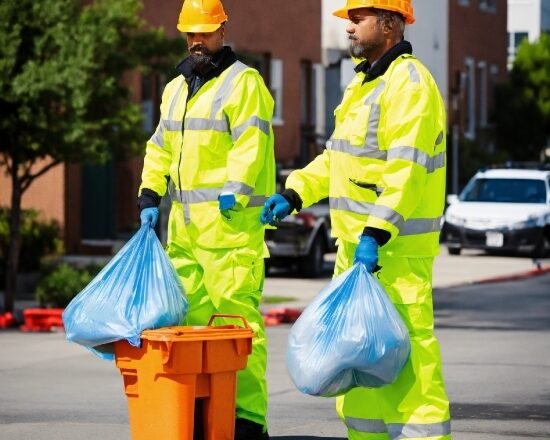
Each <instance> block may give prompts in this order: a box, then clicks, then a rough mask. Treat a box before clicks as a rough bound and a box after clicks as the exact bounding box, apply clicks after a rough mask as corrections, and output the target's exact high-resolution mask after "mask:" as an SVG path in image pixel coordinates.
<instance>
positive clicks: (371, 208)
mask: <svg viewBox="0 0 550 440" xmlns="http://www.w3.org/2000/svg"><path fill="white" fill-rule="evenodd" d="M329 204H330V209H338V210H340V211H349V212H353V213H355V214H362V215H371V216H373V217H377V218H380V219H382V220H386V221H387V222H389V223H391V224H392V225H394V226H395V227H396V228H397V229H398V230H399V235H418V234H427V233H429V232H437V231H439V230H440V229H441V217H436V218H425V219H420V218H412V219H409V220H405V219H404V218H403V216H402V215H401V214H399V213H398V212H397V211H395V210H393V209H391V208H388V207H386V206H382V205H376V204H374V203H369V202H358V201H357V200H352V199H350V198H347V197H331V198H330V199H329Z"/></svg>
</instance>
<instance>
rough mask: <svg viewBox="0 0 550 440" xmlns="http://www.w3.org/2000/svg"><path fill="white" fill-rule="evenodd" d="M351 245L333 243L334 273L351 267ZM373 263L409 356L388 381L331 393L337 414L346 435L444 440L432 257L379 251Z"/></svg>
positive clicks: (447, 430)
mask: <svg viewBox="0 0 550 440" xmlns="http://www.w3.org/2000/svg"><path fill="white" fill-rule="evenodd" d="M355 248H356V244H353V243H348V242H344V241H341V242H339V246H338V253H337V257H336V266H335V269H334V274H335V275H339V274H341V273H342V272H344V271H345V270H347V269H349V267H351V266H352V264H353V258H354V254H355ZM378 264H379V265H380V266H381V267H382V269H381V270H380V271H379V272H377V273H376V274H375V275H376V276H377V278H378V280H379V281H380V283H381V284H382V286H384V288H385V290H386V292H387V293H388V296H389V297H390V299H391V301H392V302H393V304H394V305H395V308H396V309H397V311H398V312H399V314H400V315H401V318H402V319H403V321H404V322H405V325H406V326H407V329H408V330H409V335H410V339H411V355H410V358H409V360H408V362H407V363H406V364H405V367H404V368H403V371H402V372H401V374H400V375H399V377H398V378H397V380H396V381H395V382H394V383H393V384H390V385H385V386H383V387H381V388H354V389H352V390H350V391H349V392H347V393H346V394H344V395H343V396H339V397H337V398H336V410H337V412H338V415H339V416H340V418H341V419H342V421H343V422H344V423H345V425H346V426H347V428H348V438H349V439H352V440H367V439H368V440H402V439H407V440H421V439H426V440H428V439H429V440H450V439H451V424H450V415H449V400H448V398H447V394H446V392H445V385H444V383H443V375H442V372H441V355H440V352H439V344H438V342H437V339H436V338H435V336H434V333H433V329H434V320H433V307H432V266H433V258H400V257H389V256H386V255H383V254H381V255H380V258H379V262H378Z"/></svg>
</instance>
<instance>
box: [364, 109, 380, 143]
mask: <svg viewBox="0 0 550 440" xmlns="http://www.w3.org/2000/svg"><path fill="white" fill-rule="evenodd" d="M379 124H380V105H378V104H372V106H371V108H370V113H369V123H368V128H367V136H366V138H365V148H370V149H371V150H379V149H380V148H379V147H378V125H379Z"/></svg>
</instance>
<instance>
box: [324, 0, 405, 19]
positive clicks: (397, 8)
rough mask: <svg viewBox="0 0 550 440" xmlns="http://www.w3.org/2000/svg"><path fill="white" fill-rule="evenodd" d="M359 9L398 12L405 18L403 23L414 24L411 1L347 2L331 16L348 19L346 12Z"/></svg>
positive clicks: (358, 0)
mask: <svg viewBox="0 0 550 440" xmlns="http://www.w3.org/2000/svg"><path fill="white" fill-rule="evenodd" d="M359 8H377V9H386V10H388V11H393V12H399V13H400V14H401V15H403V17H405V23H407V24H413V23H414V11H413V7H412V5H411V0H347V3H346V6H345V7H344V8H341V9H338V10H336V11H334V12H333V13H332V14H333V15H336V16H337V17H340V18H346V19H347V18H349V16H348V12H349V11H350V10H352V9H359Z"/></svg>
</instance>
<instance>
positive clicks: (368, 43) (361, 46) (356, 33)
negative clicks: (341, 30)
mask: <svg viewBox="0 0 550 440" xmlns="http://www.w3.org/2000/svg"><path fill="white" fill-rule="evenodd" d="M349 20H350V22H349V24H348V26H347V28H346V32H347V33H348V37H349V39H350V40H351V43H350V53H351V55H352V56H354V57H356V58H366V59H368V60H369V61H370V62H373V61H376V60H377V59H378V58H379V57H380V56H381V55H382V53H383V47H384V34H383V31H382V24H381V23H378V20H377V15H376V13H375V12H374V11H372V10H371V9H369V8H361V9H352V10H351V11H349Z"/></svg>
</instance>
